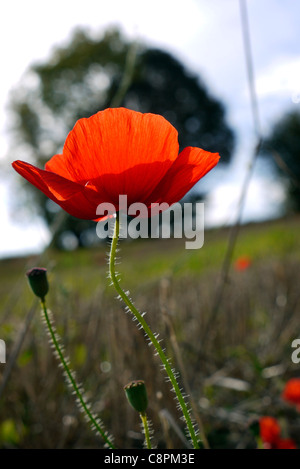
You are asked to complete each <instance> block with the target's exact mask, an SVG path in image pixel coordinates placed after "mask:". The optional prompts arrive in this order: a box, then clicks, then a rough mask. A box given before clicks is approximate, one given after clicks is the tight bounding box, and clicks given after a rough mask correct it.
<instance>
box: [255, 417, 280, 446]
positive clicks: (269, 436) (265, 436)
mask: <svg viewBox="0 0 300 469" xmlns="http://www.w3.org/2000/svg"><path fill="white" fill-rule="evenodd" d="M259 429H260V437H261V439H262V441H263V443H264V444H266V445H267V447H270V448H274V447H275V446H276V445H277V443H278V441H279V439H280V426H279V424H278V422H277V420H276V419H274V418H273V417H261V418H260V420H259Z"/></svg>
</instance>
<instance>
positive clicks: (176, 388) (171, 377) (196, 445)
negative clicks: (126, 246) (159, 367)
mask: <svg viewBox="0 0 300 469" xmlns="http://www.w3.org/2000/svg"><path fill="white" fill-rule="evenodd" d="M119 233H120V221H119V214H118V213H117V216H116V222H115V228H114V234H113V238H112V242H111V248H110V257H109V274H110V278H111V281H112V284H113V286H114V287H115V289H116V291H117V293H118V294H119V296H120V298H121V299H122V300H123V301H124V303H125V304H126V306H127V307H128V308H129V310H130V311H131V313H132V314H133V316H134V317H135V318H136V320H137V321H138V322H139V324H140V326H141V327H142V328H143V329H144V332H145V333H146V335H147V336H148V338H149V340H150V341H151V343H152V345H153V346H154V348H155V350H156V352H157V355H158V356H159V358H160V360H161V362H162V364H163V366H164V368H165V370H166V373H167V375H168V378H169V380H170V382H171V384H172V386H173V389H174V391H175V393H176V396H177V399H178V402H179V405H180V407H181V410H182V413H183V417H184V419H185V421H186V424H187V428H188V431H189V434H190V437H191V440H192V443H193V446H194V448H196V449H199V443H198V438H197V435H196V431H195V428H194V425H193V423H192V420H191V416H190V411H189V409H188V407H187V404H186V402H185V398H184V397H183V395H182V393H181V390H180V387H179V385H178V382H177V379H176V376H175V372H174V370H173V369H172V367H171V365H170V361H169V360H168V358H167V357H166V355H165V353H164V351H163V349H162V347H161V345H160V343H159V341H158V340H157V336H155V334H154V333H153V332H152V330H151V329H150V327H149V326H148V324H147V322H146V321H145V319H144V317H143V315H142V314H141V313H140V312H139V311H138V310H137V308H136V307H135V306H134V304H133V303H132V301H131V300H130V298H129V297H128V296H127V295H126V293H125V292H124V290H123V289H122V287H121V286H120V284H119V281H118V278H117V275H116V270H115V260H116V252H117V245H118V240H119Z"/></svg>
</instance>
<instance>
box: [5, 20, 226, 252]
mask: <svg viewBox="0 0 300 469" xmlns="http://www.w3.org/2000/svg"><path fill="white" fill-rule="evenodd" d="M132 47H133V45H132V43H130V42H128V41H127V40H125V39H124V37H122V35H121V34H120V32H119V31H117V30H108V31H106V32H105V33H104V34H103V36H102V37H101V38H100V39H99V38H98V39H95V38H93V37H91V36H90V35H89V34H88V33H87V32H85V31H84V30H82V29H80V30H76V31H75V32H74V33H73V36H72V38H71V40H70V42H69V43H68V44H67V45H66V46H64V47H58V48H56V49H55V50H54V51H53V53H52V55H51V57H50V58H49V60H48V61H47V62H46V63H42V64H35V65H32V66H31V67H30V68H29V70H28V71H27V73H26V74H25V76H24V79H23V81H22V82H21V84H20V85H19V86H18V87H17V88H16V89H15V90H14V91H13V93H12V98H11V109H12V111H13V115H14V116H15V121H14V136H15V138H14V152H15V154H17V157H18V159H23V160H27V161H31V162H33V163H34V164H39V165H41V166H43V165H44V163H45V161H47V160H48V159H50V158H51V157H52V156H53V155H54V154H56V153H60V152H61V151H62V146H63V143H64V141H65V138H66V135H67V133H68V132H69V131H70V130H71V129H72V127H73V126H74V124H75V122H76V120H78V119H79V118H82V117H89V116H90V115H92V114H94V113H96V112H97V111H99V110H101V109H105V108H107V107H110V106H112V104H113V103H115V101H116V100H115V97H116V95H118V91H119V90H120V83H121V82H122V79H123V76H124V70H125V68H126V64H127V59H128V56H129V54H130V51H131V50H132ZM113 105H117V106H124V107H127V108H130V109H134V110H137V111H141V112H153V113H156V114H161V115H163V116H164V117H165V118H166V119H168V120H169V121H170V122H171V123H172V124H173V125H174V126H175V127H176V128H177V130H178V132H179V143H180V147H181V148H183V147H185V146H199V147H202V148H204V149H207V150H209V151H212V152H219V153H220V154H221V156H222V162H223V163H226V162H228V161H229V160H230V157H231V154H232V151H233V146H234V135H233V132H232V130H231V129H230V128H229V127H228V125H227V123H226V120H225V112H224V107H223V105H222V104H221V103H220V102H219V101H218V100H216V99H215V98H213V97H212V96H210V94H209V93H208V92H207V90H206V88H205V86H204V84H203V83H202V82H201V81H200V79H199V77H198V76H196V75H195V74H193V73H191V72H190V71H189V70H187V69H186V68H185V67H184V66H183V65H182V64H181V63H180V62H179V61H178V60H177V59H175V58H174V57H172V55H170V54H169V53H168V52H165V51H162V50H158V49H151V48H147V47H144V46H142V45H140V46H139V48H138V51H137V54H136V56H135V64H134V69H133V73H132V76H131V80H130V82H129V83H128V86H127V87H126V93H124V95H123V96H120V98H119V103H117V104H113ZM17 143H18V145H17ZM26 187H28V185H27V186H26ZM34 201H35V202H37V207H39V211H40V214H41V215H42V216H43V217H44V218H45V220H46V221H47V222H48V223H51V222H52V220H53V217H54V215H55V212H56V211H57V210H58V209H57V207H56V206H55V204H53V203H52V202H51V201H49V200H48V199H46V198H45V197H44V196H43V194H42V193H41V192H40V191H34ZM32 203H33V202H32ZM91 226H93V228H94V225H91V224H90V222H87V221H83V220H75V219H74V218H72V217H67V218H66V220H65V223H64V225H63V226H62V227H61V229H60V233H61V232H65V231H68V232H72V233H73V234H75V235H76V237H77V238H78V240H79V243H83V244H84V243H86V242H88V239H90V237H89V233H90V232H89V231H86V230H88V229H89V227H91ZM94 231H95V230H94Z"/></svg>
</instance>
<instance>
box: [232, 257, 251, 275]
mask: <svg viewBox="0 0 300 469" xmlns="http://www.w3.org/2000/svg"><path fill="white" fill-rule="evenodd" d="M250 265H251V259H250V257H248V256H241V257H239V258H238V259H237V260H236V261H235V264H234V267H235V270H238V271H241V270H246V269H248V268H249V267H250Z"/></svg>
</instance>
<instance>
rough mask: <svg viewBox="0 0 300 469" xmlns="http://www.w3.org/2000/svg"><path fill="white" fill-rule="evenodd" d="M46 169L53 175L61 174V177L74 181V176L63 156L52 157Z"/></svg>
mask: <svg viewBox="0 0 300 469" xmlns="http://www.w3.org/2000/svg"><path fill="white" fill-rule="evenodd" d="M45 169H46V171H51V172H52V173H55V174H59V175H60V176H62V177H64V178H66V179H69V180H71V181H72V180H73V179H72V175H71V174H70V172H69V170H68V168H67V167H66V162H65V158H64V156H63V155H54V156H52V158H51V159H50V160H49V161H48V162H47V163H46V164H45ZM77 182H78V181H77Z"/></svg>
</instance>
